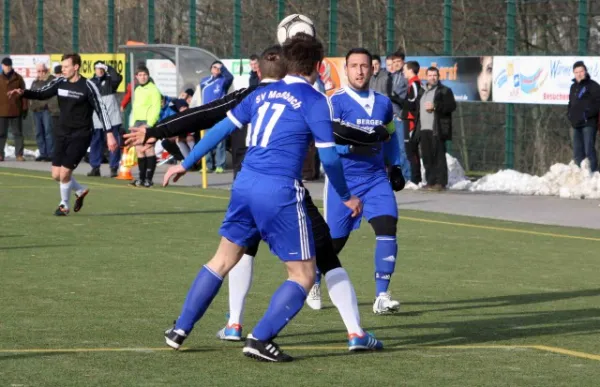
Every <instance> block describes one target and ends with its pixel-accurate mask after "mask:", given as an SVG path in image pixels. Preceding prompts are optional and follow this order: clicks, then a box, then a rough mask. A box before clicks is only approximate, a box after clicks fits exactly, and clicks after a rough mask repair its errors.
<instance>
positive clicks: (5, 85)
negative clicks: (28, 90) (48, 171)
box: [0, 57, 28, 161]
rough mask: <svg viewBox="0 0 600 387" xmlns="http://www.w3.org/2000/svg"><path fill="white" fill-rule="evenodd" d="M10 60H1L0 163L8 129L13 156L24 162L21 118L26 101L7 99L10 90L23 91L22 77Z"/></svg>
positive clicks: (2, 158) (23, 114)
mask: <svg viewBox="0 0 600 387" xmlns="http://www.w3.org/2000/svg"><path fill="white" fill-rule="evenodd" d="M12 64H13V63H12V59H10V58H9V57H6V58H4V59H2V74H0V161H4V146H5V145H6V138H7V135H8V128H9V127H10V129H11V131H12V135H13V138H14V141H15V156H16V159H17V161H25V157H23V151H24V149H25V146H24V143H23V118H25V117H26V116H27V106H28V103H27V100H26V99H25V98H23V97H21V96H17V97H16V98H9V97H8V93H9V92H10V91H12V90H17V89H21V90H25V81H24V80H23V77H22V76H21V75H19V74H17V73H16V72H15V70H14V69H13V67H12Z"/></svg>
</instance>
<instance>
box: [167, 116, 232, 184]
mask: <svg viewBox="0 0 600 387" xmlns="http://www.w3.org/2000/svg"><path fill="white" fill-rule="evenodd" d="M236 129H237V126H236V125H235V124H234V123H233V121H231V119H229V117H225V119H224V120H222V121H220V122H219V123H218V124H217V125H215V126H214V127H213V128H212V130H211V131H209V132H208V133H207V134H206V136H204V137H203V138H202V139H201V140H200V141H199V142H198V143H197V144H196V146H194V149H192V151H191V152H190V154H189V155H188V156H187V157H186V158H185V159H184V160H183V162H182V163H181V164H180V165H176V166H173V167H171V168H169V170H168V171H167V173H165V176H164V179H163V186H164V187H166V186H167V185H169V180H170V179H171V177H173V176H175V178H174V179H173V182H176V181H177V180H179V178H180V177H181V176H183V175H184V174H185V173H186V172H187V171H188V170H189V169H190V168H192V167H193V166H194V165H196V164H197V163H198V162H199V161H200V160H201V159H202V157H204V156H205V155H206V154H207V153H208V152H210V151H211V150H212V149H214V148H215V147H216V146H217V145H218V144H219V143H220V142H221V141H223V140H224V139H225V138H227V136H229V135H230V134H231V133H232V132H233V131H234V130H236Z"/></svg>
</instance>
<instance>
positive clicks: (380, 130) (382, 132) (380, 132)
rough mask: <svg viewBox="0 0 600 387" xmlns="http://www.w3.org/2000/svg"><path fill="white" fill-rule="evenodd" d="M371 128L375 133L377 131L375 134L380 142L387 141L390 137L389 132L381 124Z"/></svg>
mask: <svg viewBox="0 0 600 387" xmlns="http://www.w3.org/2000/svg"><path fill="white" fill-rule="evenodd" d="M373 130H374V131H375V133H377V136H378V137H379V140H380V141H381V142H388V141H389V140H390V138H392V135H391V134H390V132H388V130H387V128H386V127H385V126H383V125H377V126H376V127H374V128H373Z"/></svg>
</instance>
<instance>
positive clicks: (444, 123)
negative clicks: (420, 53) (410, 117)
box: [416, 67, 456, 191]
mask: <svg viewBox="0 0 600 387" xmlns="http://www.w3.org/2000/svg"><path fill="white" fill-rule="evenodd" d="M454 110H456V101H455V99H454V93H452V90H451V89H450V88H449V87H446V86H444V85H442V83H441V82H440V72H439V70H438V69H437V68H436V67H429V68H428V69H427V85H426V86H425V90H424V91H423V95H422V96H421V100H420V103H419V121H418V125H417V129H416V130H417V133H416V135H417V136H418V140H419V142H420V144H421V155H422V157H423V165H424V166H425V180H427V185H426V186H425V189H428V190H433V191H441V190H443V189H445V187H446V186H447V185H448V165H447V163H446V144H445V142H446V141H448V140H451V139H452V113H453V112H454Z"/></svg>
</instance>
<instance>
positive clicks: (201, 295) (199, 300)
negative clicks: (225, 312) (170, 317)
mask: <svg viewBox="0 0 600 387" xmlns="http://www.w3.org/2000/svg"><path fill="white" fill-rule="evenodd" d="M222 283H223V278H221V277H220V276H219V275H218V274H217V273H215V272H213V271H212V270H210V269H209V268H208V267H206V266H203V267H202V269H201V270H200V272H198V275H197V276H196V279H195V280H194V282H193V283H192V286H191V287H190V290H189V291H188V294H187V296H186V297H185V302H184V303H183V308H182V309H181V315H180V316H179V318H178V319H177V323H176V324H175V328H176V329H183V330H184V331H185V333H186V334H189V333H190V332H191V331H192V329H193V328H194V324H196V322H198V320H200V318H201V317H202V315H204V312H206V309H208V306H209V305H210V303H211V302H212V300H213V298H215V296H216V295H217V293H218V292H219V289H220V288H221V284H222Z"/></svg>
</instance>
